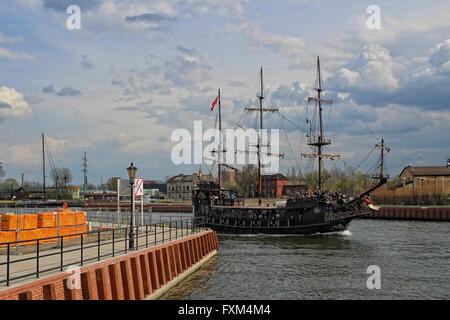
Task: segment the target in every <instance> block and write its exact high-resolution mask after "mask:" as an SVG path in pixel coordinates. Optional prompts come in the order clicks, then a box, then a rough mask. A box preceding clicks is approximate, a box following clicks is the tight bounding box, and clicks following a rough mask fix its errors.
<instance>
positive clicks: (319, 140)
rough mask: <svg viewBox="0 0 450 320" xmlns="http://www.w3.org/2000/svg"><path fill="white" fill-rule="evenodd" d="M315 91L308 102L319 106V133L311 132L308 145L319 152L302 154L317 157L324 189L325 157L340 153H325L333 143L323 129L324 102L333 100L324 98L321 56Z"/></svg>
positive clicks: (319, 182)
mask: <svg viewBox="0 0 450 320" xmlns="http://www.w3.org/2000/svg"><path fill="white" fill-rule="evenodd" d="M314 90H315V91H317V96H316V97H309V98H308V103H311V102H314V103H316V105H317V106H318V109H319V135H318V136H315V135H312V134H310V135H309V139H308V145H310V146H313V147H316V148H317V153H313V154H302V156H303V157H309V158H317V160H318V166H319V179H318V180H319V181H318V191H319V193H320V191H322V167H323V159H324V158H330V159H332V160H334V159H339V158H340V156H339V155H338V154H324V153H323V148H324V147H325V146H327V145H331V140H330V139H325V138H324V130H323V116H322V113H323V108H322V104H329V105H331V104H332V103H333V101H331V100H328V99H323V98H322V91H323V86H322V74H321V71H320V57H319V56H317V75H316V86H315V88H314Z"/></svg>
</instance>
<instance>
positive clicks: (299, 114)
mask: <svg viewBox="0 0 450 320" xmlns="http://www.w3.org/2000/svg"><path fill="white" fill-rule="evenodd" d="M343 3H344V2H342V1H325V0H284V1H271V0H264V1H260V0H258V1H256V0H255V1H252V0H230V1H215V0H198V1H195V0H191V1H188V0H172V1H138V0H136V1H132V0H130V1H125V0H95V1H86V0H83V1H80V0H78V1H77V0H70V1H65V0H64V1H56V0H16V1H11V2H10V3H9V4H8V6H6V7H5V6H2V8H1V10H0V134H1V137H2V139H1V141H0V161H1V162H4V163H5V166H4V168H5V171H6V174H7V176H12V177H16V178H19V177H20V173H24V174H25V178H26V179H27V180H39V179H40V175H41V174H40V166H41V165H40V156H39V145H38V142H39V135H40V133H41V132H45V133H46V135H47V137H48V141H47V143H48V145H49V148H50V150H51V153H52V157H53V161H54V163H55V165H56V166H65V167H69V168H70V169H71V170H72V172H73V174H74V177H75V182H77V183H81V181H82V174H81V158H82V155H83V152H84V151H86V152H87V154H88V159H89V161H88V162H89V163H88V170H89V180H90V181H91V182H93V183H99V182H100V179H101V178H103V180H106V179H107V178H109V177H111V176H124V175H125V174H126V172H125V169H124V168H125V167H126V166H127V165H128V164H129V162H130V161H134V162H135V163H136V164H137V166H138V167H139V169H140V173H141V176H143V177H145V178H155V179H158V178H159V179H163V178H165V177H166V176H168V175H173V174H177V173H180V172H185V173H187V172H191V171H193V170H197V167H192V166H181V167H177V166H175V165H173V164H172V163H171V161H170V150H171V148H172V146H173V143H172V142H171V141H170V135H171V132H172V131H173V130H174V129H176V128H187V129H191V128H192V126H193V121H194V120H203V121H205V123H211V124H212V123H213V122H214V115H212V114H211V113H210V112H209V106H210V103H211V101H212V100H213V99H214V98H215V94H216V90H217V88H219V87H220V88H221V89H222V92H223V113H224V121H225V125H226V126H228V127H234V125H235V123H236V121H238V119H239V115H240V113H241V110H242V107H243V106H245V105H246V104H248V101H249V100H254V91H253V88H254V86H255V83H256V81H257V80H258V78H257V76H258V70H259V67H260V66H261V65H262V66H264V69H265V81H266V86H265V90H266V93H267V99H266V101H267V102H268V103H269V104H270V105H276V106H277V107H279V108H280V110H281V112H282V113H283V114H285V115H286V116H288V117H289V118H290V119H293V120H295V121H296V122H297V123H298V124H299V125H300V126H303V125H304V123H305V119H304V108H305V99H306V98H307V96H308V95H309V94H310V90H311V86H312V85H313V83H314V77H315V71H314V62H315V57H316V56H317V55H320V56H321V59H322V62H323V70H324V77H325V81H324V85H325V88H326V90H327V91H326V95H327V96H328V97H329V98H331V99H333V100H334V101H335V104H334V105H333V106H332V107H331V108H332V109H330V110H331V111H329V110H327V111H326V116H327V119H331V120H332V123H333V125H332V126H329V127H328V129H329V130H328V131H329V132H328V133H329V135H331V136H332V138H333V139H334V142H335V145H334V147H333V149H331V150H330V151H336V150H337V151H339V152H340V153H342V154H343V156H344V158H343V159H344V160H345V163H346V164H350V165H357V164H358V163H359V162H360V161H361V160H362V159H363V158H364V157H365V156H366V154H367V153H368V152H369V151H370V150H371V148H372V147H373V145H374V144H375V143H376V140H375V139H374V137H373V136H372V135H371V134H370V133H369V131H368V129H367V128H370V129H371V130H372V131H373V132H374V133H375V134H376V135H377V136H378V137H383V138H385V140H386V141H387V143H388V144H389V146H391V147H392V152H391V154H390V157H389V158H388V169H389V171H390V173H391V174H392V175H395V174H398V173H399V171H400V170H401V168H403V167H404V166H405V165H408V164H409V163H411V161H412V160H413V159H414V158H415V157H416V155H417V154H421V157H420V158H419V159H418V160H417V161H416V164H423V165H424V164H430V165H443V164H444V163H445V161H446V159H447V158H449V157H450V143H449V138H450V126H449V121H450V112H449V101H450V90H449V88H450V78H449V77H450V4H449V3H448V1H419V0H416V1H408V3H407V4H405V1H376V3H374V2H373V1H345V4H343ZM70 4H77V5H79V6H80V8H81V30H68V29H67V28H66V19H67V17H68V15H67V14H66V13H65V9H66V8H67V6H68V5H70ZM372 4H376V5H378V6H379V7H380V9H381V19H382V28H381V30H369V29H368V28H367V27H366V20H367V17H368V15H367V14H366V9H367V7H368V6H369V5H372ZM268 123H272V122H271V121H270V119H268ZM287 130H288V131H289V136H290V137H291V139H290V140H291V143H292V146H293V148H294V149H295V156H298V155H299V154H300V152H301V151H304V149H305V148H306V147H305V146H304V145H302V144H301V141H302V140H301V139H300V138H299V137H300V132H298V131H295V127H290V128H289V127H288V128H287ZM331 131H332V132H331ZM282 143H283V141H282ZM283 148H285V149H286V148H287V144H285V145H284V146H282V149H283ZM295 156H294V155H291V156H290V157H287V160H286V161H285V162H284V163H283V164H282V168H281V171H282V172H286V171H287V168H288V167H290V166H292V165H297V164H298V165H299V166H300V167H301V168H302V169H303V168H304V167H305V163H304V162H303V160H297V161H294V160H293V158H294V157H295ZM343 163H344V162H343V161H340V162H338V163H337V164H333V163H328V164H327V166H328V167H331V166H333V165H343Z"/></svg>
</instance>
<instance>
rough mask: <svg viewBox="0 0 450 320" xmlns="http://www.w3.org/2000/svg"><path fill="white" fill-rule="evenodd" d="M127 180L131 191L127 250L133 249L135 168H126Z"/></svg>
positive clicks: (132, 166) (131, 166)
mask: <svg viewBox="0 0 450 320" xmlns="http://www.w3.org/2000/svg"><path fill="white" fill-rule="evenodd" d="M127 172H128V178H129V179H130V190H131V219H130V232H129V234H128V240H129V248H130V249H131V250H132V249H134V203H133V202H134V179H135V178H136V172H137V168H136V167H135V166H134V165H133V162H132V163H131V165H130V166H129V167H128V168H127Z"/></svg>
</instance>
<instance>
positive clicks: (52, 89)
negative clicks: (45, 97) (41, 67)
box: [42, 84, 55, 93]
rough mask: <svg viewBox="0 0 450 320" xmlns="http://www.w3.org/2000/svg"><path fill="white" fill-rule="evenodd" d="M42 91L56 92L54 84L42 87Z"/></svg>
mask: <svg viewBox="0 0 450 320" xmlns="http://www.w3.org/2000/svg"><path fill="white" fill-rule="evenodd" d="M42 92H43V93H53V92H55V86H54V85H53V84H49V85H48V86H44V88H42Z"/></svg>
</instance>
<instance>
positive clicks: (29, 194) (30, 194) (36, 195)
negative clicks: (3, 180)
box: [14, 187, 44, 200]
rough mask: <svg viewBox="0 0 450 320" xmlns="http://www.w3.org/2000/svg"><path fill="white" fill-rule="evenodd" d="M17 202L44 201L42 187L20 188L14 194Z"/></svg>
mask: <svg viewBox="0 0 450 320" xmlns="http://www.w3.org/2000/svg"><path fill="white" fill-rule="evenodd" d="M14 195H15V196H16V199H17V200H43V199H44V191H43V190H42V187H39V188H36V187H29V188H28V187H20V188H19V189H17V190H16V191H15V193H14Z"/></svg>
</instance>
